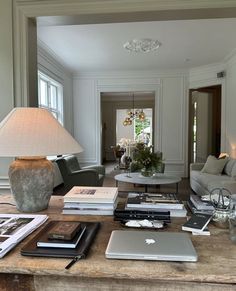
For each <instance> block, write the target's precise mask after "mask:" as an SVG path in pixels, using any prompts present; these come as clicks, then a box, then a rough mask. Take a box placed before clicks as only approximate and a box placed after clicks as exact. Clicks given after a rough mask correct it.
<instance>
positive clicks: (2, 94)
mask: <svg viewBox="0 0 236 291" xmlns="http://www.w3.org/2000/svg"><path fill="white" fill-rule="evenodd" d="M0 36H1V41H0V88H1V91H0V104H1V105H0V121H1V120H2V119H3V118H4V117H5V116H6V115H7V114H8V113H9V112H10V111H11V109H12V108H13V107H14V93H13V50H12V3H11V1H0ZM10 162H11V159H10V158H0V189H1V191H0V193H3V191H4V188H6V191H8V192H9V181H8V176H7V172H8V167H9V164H10Z"/></svg>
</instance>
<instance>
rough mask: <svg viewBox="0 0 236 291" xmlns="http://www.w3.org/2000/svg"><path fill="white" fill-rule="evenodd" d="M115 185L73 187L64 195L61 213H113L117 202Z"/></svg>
mask: <svg viewBox="0 0 236 291" xmlns="http://www.w3.org/2000/svg"><path fill="white" fill-rule="evenodd" d="M117 195H118V188H116V187H79V186H75V187H73V188H72V189H71V190H70V191H69V192H68V193H67V194H66V195H65V196H64V207H63V211H62V213H63V214H80V215H83V214H84V215H113V213H114V210H115V208H116V204H117Z"/></svg>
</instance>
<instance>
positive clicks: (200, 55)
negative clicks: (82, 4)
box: [38, 18, 236, 72]
mask: <svg viewBox="0 0 236 291" xmlns="http://www.w3.org/2000/svg"><path fill="white" fill-rule="evenodd" d="M235 32H236V18H228V19H206V20H202V19H201V20H177V21H153V22H132V23H112V24H87V25H65V26H39V27H38V39H39V40H40V41H41V42H43V43H44V44H45V45H46V46H47V47H48V48H49V49H50V50H52V51H53V52H54V53H55V54H56V55H57V57H58V58H59V59H61V60H62V61H63V64H64V65H65V66H66V67H67V68H68V69H70V70H71V71H73V72H80V71H105V70H112V71H115V70H159V69H160V70H165V69H180V68H192V67H197V66H201V65H207V64H211V63H218V62H221V61H222V60H223V59H224V58H225V57H226V56H227V55H228V54H230V53H231V52H232V51H233V50H234V49H235V48H236V37H235ZM134 38H153V39H157V40H159V41H160V42H161V44H162V45H161V47H160V48H159V49H158V50H157V51H154V52H151V53H130V52H128V51H126V50H125V49H124V48H123V44H124V43H125V42H127V41H128V40H131V39H134Z"/></svg>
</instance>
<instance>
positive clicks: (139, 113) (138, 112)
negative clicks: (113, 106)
mask: <svg viewBox="0 0 236 291" xmlns="http://www.w3.org/2000/svg"><path fill="white" fill-rule="evenodd" d="M127 115H128V116H127V117H126V118H125V120H124V121H123V125H124V126H127V125H132V123H133V120H134V119H138V120H140V121H144V120H145V117H146V116H145V113H144V112H143V109H135V108H134V94H133V109H131V110H129V111H128V113H127Z"/></svg>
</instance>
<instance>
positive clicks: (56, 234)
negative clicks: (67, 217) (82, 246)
mask: <svg viewBox="0 0 236 291" xmlns="http://www.w3.org/2000/svg"><path fill="white" fill-rule="evenodd" d="M79 229H80V222H76V221H59V222H58V223H57V224H55V225H54V227H53V228H52V229H51V230H50V231H49V232H48V238H49V239H62V240H71V239H73V237H74V236H75V234H76V233H77V232H78V231H79Z"/></svg>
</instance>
